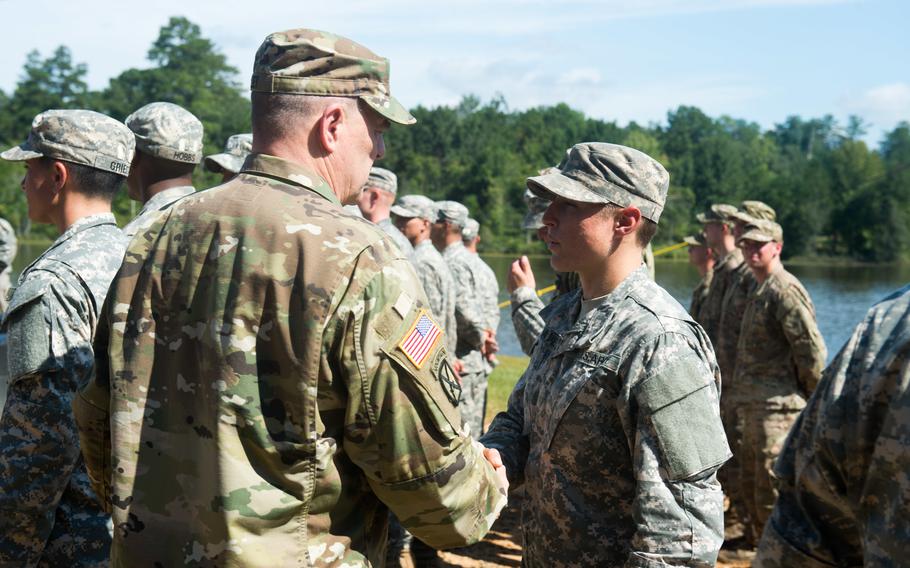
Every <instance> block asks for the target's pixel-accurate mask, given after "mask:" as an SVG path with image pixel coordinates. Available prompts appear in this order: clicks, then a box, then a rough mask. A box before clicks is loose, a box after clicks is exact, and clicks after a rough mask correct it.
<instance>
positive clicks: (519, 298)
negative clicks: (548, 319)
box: [511, 286, 544, 355]
mask: <svg viewBox="0 0 910 568" xmlns="http://www.w3.org/2000/svg"><path fill="white" fill-rule="evenodd" d="M511 296H512V297H511V301H512V325H513V326H514V327H515V335H516V336H517V337H518V343H519V344H520V345H521V350H522V351H524V353H525V355H530V354H531V350H532V349H533V348H534V344H535V343H537V338H538V337H540V334H541V333H542V332H543V328H544V321H543V318H542V317H541V315H540V310H542V309H543V308H544V305H543V302H542V301H541V300H540V298H539V297H538V296H537V293H536V292H535V291H534V290H532V289H531V288H528V287H527V286H521V287H520V288H516V289H515V291H514V292H512V294H511Z"/></svg>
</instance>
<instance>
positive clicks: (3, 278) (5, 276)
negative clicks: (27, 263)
mask: <svg viewBox="0 0 910 568" xmlns="http://www.w3.org/2000/svg"><path fill="white" fill-rule="evenodd" d="M15 259H16V231H14V230H13V226H12V225H10V223H9V221H7V220H6V219H4V218H3V217H0V314H2V313H4V312H6V308H7V306H8V305H9V302H8V301H7V298H6V296H7V294H8V293H9V287H10V273H11V272H12V271H13V261H14V260H15Z"/></svg>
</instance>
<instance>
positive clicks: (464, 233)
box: [461, 217, 480, 241]
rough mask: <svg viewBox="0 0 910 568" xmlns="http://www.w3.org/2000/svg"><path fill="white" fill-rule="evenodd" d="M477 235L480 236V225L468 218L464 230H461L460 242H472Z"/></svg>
mask: <svg viewBox="0 0 910 568" xmlns="http://www.w3.org/2000/svg"><path fill="white" fill-rule="evenodd" d="M478 234H480V223H478V222H477V221H476V220H474V219H471V218H470V217H468V220H467V222H466V223H465V224H464V228H463V229H462V230H461V238H462V240H465V241H472V240H474V238H475V237H476V236H477V235H478Z"/></svg>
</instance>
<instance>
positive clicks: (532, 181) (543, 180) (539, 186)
mask: <svg viewBox="0 0 910 568" xmlns="http://www.w3.org/2000/svg"><path fill="white" fill-rule="evenodd" d="M527 184H528V189H530V190H531V193H533V194H534V195H536V196H537V197H540V198H543V199H547V200H551V201H552V199H553V197H554V196H556V197H562V198H563V199H568V200H569V201H576V202H578V203H610V200H608V199H607V198H605V197H604V196H602V195H598V194H596V193H594V192H593V191H591V190H590V189H588V188H587V187H585V186H584V185H583V184H582V183H580V182H577V181H575V180H574V179H572V178H570V177H566V176H564V175H562V174H561V173H553V174H546V175H542V176H534V177H529V178H528V181H527Z"/></svg>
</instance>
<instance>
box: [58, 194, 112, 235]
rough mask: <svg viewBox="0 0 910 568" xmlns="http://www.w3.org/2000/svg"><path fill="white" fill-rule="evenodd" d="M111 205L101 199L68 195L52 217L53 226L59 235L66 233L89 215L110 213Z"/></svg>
mask: <svg viewBox="0 0 910 568" xmlns="http://www.w3.org/2000/svg"><path fill="white" fill-rule="evenodd" d="M110 212H111V204H110V203H108V202H107V201H104V200H101V199H91V198H87V197H86V196H84V195H82V194H81V193H69V194H68V195H67V196H66V200H65V201H64V202H63V203H62V204H61V207H60V209H59V210H58V213H57V215H54V216H53V222H54V225H55V226H56V227H57V231H58V232H59V233H60V234H63V233H64V232H66V230H67V229H69V228H70V227H72V226H73V224H74V223H75V222H76V221H78V220H79V219H82V218H83V217H88V216H89V215H98V214H100V213H110Z"/></svg>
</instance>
